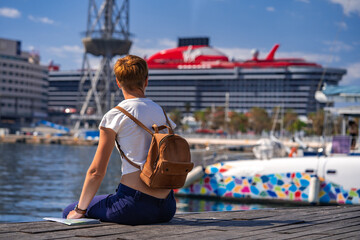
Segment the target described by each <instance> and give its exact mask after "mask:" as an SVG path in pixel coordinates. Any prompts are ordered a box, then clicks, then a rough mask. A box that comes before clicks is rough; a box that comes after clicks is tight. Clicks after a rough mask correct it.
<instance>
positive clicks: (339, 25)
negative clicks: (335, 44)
mask: <svg viewBox="0 0 360 240" xmlns="http://www.w3.org/2000/svg"><path fill="white" fill-rule="evenodd" d="M335 24H336V25H337V26H338V27H339V28H340V29H342V30H344V31H345V30H347V28H348V26H347V24H346V22H337V23H335Z"/></svg>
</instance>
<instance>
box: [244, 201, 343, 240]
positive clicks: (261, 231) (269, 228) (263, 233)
mask: <svg viewBox="0 0 360 240" xmlns="http://www.w3.org/2000/svg"><path fill="white" fill-rule="evenodd" d="M333 209H334V210H335V211H334V212H339V210H341V209H339V208H333ZM312 213H313V215H310V217H311V218H310V219H311V220H312V221H316V220H323V216H322V215H321V214H318V213H317V212H314V211H313V212H312ZM332 215H333V213H332V212H327V215H325V216H327V218H329V217H328V216H331V217H330V218H332ZM304 216H305V217H309V215H304ZM304 216H299V215H296V216H294V215H293V214H288V215H276V216H274V218H268V219H266V220H267V221H269V222H268V223H269V224H268V225H266V226H264V227H261V228H257V229H256V232H254V231H253V229H252V228H250V229H249V228H241V231H242V235H241V236H243V237H251V238H252V239H255V238H256V239H263V238H266V237H267V235H268V234H269V233H270V232H274V231H278V230H287V229H294V228H298V227H299V226H308V225H309V224H310V223H309V222H308V221H307V218H303V217H304ZM286 219H288V220H289V219H290V220H291V219H298V220H299V222H294V223H289V224H275V223H277V221H279V222H281V221H284V220H286ZM256 235H260V236H257V237H256Z"/></svg>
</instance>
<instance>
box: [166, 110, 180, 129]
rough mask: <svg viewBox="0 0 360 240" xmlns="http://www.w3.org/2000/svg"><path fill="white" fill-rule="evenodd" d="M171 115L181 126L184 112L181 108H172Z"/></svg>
mask: <svg viewBox="0 0 360 240" xmlns="http://www.w3.org/2000/svg"><path fill="white" fill-rule="evenodd" d="M169 117H170V118H171V120H173V122H174V123H175V124H176V125H177V126H178V127H179V126H181V118H182V113H181V111H180V110H179V109H177V108H175V109H173V110H171V112H170V116H169Z"/></svg>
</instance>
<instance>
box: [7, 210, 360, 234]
mask: <svg viewBox="0 0 360 240" xmlns="http://www.w3.org/2000/svg"><path fill="white" fill-rule="evenodd" d="M0 239H102V240H103V239H196V240H199V239H360V206H351V205H343V206H324V207H321V206H320V207H319V206H316V207H300V208H282V209H260V210H251V211H230V212H203V213H188V214H177V215H175V217H174V218H173V220H172V221H171V222H169V223H163V224H154V225H142V226H127V225H120V224H113V223H100V224H93V225H79V226H67V225H63V224H60V223H55V222H45V221H44V222H28V223H3V224H0Z"/></svg>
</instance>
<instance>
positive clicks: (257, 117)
mask: <svg viewBox="0 0 360 240" xmlns="http://www.w3.org/2000/svg"><path fill="white" fill-rule="evenodd" d="M249 127H250V128H251V129H252V130H253V131H255V133H256V134H260V133H261V132H262V131H263V130H269V129H270V127H271V121H270V117H269V115H268V113H267V112H266V110H265V109H263V108H259V107H254V108H252V109H250V111H249Z"/></svg>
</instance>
